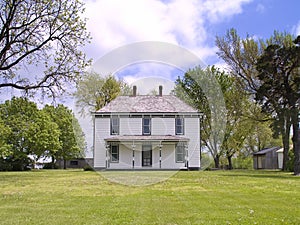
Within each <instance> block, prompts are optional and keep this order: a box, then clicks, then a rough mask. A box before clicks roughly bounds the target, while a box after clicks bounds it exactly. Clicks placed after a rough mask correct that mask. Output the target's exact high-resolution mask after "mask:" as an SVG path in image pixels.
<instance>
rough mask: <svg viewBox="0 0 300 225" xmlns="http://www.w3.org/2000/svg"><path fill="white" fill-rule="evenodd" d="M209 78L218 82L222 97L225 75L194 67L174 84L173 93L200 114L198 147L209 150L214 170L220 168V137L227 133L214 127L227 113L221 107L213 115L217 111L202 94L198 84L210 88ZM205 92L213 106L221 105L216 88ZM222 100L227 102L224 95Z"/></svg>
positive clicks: (227, 84)
mask: <svg viewBox="0 0 300 225" xmlns="http://www.w3.org/2000/svg"><path fill="white" fill-rule="evenodd" d="M210 76H214V78H215V79H216V80H217V81H218V82H219V84H220V87H221V90H222V92H223V93H221V94H223V95H224V93H225V92H226V91H229V89H230V85H231V84H230V83H231V78H229V77H228V75H227V74H225V73H224V72H221V71H219V70H218V69H216V68H215V67H208V68H206V69H201V68H198V67H197V68H195V69H192V70H189V71H188V72H186V73H185V75H184V77H183V78H178V79H177V80H176V87H175V89H174V91H173V93H174V94H175V95H176V96H177V97H179V98H181V99H182V100H183V101H185V102H186V103H188V104H190V105H192V106H193V107H195V108H196V109H198V111H199V112H202V113H203V118H202V121H201V130H200V132H201V134H200V138H201V146H202V147H205V148H206V149H208V151H209V152H210V154H211V155H212V157H213V159H214V163H215V167H216V168H219V166H220V157H221V156H222V155H223V152H222V147H221V145H222V141H223V140H220V138H219V137H220V136H222V135H223V136H224V135H225V132H226V129H224V128H223V127H218V126H215V124H216V123H217V121H218V119H220V118H222V115H223V116H224V115H226V114H227V113H228V111H227V109H226V108H225V107H221V109H222V110H223V111H222V112H221V111H215V110H216V108H215V107H212V106H210V105H209V101H208V96H207V95H205V93H204V91H203V90H202V88H203V86H201V84H204V85H205V86H209V85H210V82H209V81H208V80H207V79H210V78H211V77H210ZM207 91H208V92H210V94H211V96H213V97H214V99H212V101H214V103H215V104H221V102H219V101H220V99H221V97H223V96H220V93H217V92H216V87H213V86H209V87H208V88H207ZM206 94H208V93H206ZM224 97H225V101H226V95H224ZM225 117H226V116H225Z"/></svg>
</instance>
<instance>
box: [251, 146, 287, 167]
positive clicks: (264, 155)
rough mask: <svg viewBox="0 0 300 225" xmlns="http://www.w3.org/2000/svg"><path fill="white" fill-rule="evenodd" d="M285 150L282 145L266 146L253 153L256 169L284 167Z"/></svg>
mask: <svg viewBox="0 0 300 225" xmlns="http://www.w3.org/2000/svg"><path fill="white" fill-rule="evenodd" d="M282 158H283V150H282V148H281V147H272V148H265V149H262V150H260V151H258V152H255V153H253V168H254V169H282V161H283V160H282Z"/></svg>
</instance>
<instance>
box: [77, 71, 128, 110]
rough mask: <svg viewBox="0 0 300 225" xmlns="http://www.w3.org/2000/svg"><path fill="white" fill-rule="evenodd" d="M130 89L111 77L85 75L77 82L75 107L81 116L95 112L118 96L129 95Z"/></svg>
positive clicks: (92, 74) (93, 74) (92, 73)
mask: <svg viewBox="0 0 300 225" xmlns="http://www.w3.org/2000/svg"><path fill="white" fill-rule="evenodd" d="M130 93H131V89H130V87H129V86H128V85H127V83H125V82H124V81H122V80H118V79H116V78H115V77H114V76H113V75H109V76H106V77H102V76H101V75H99V74H97V73H95V72H89V73H86V74H85V76H84V77H82V79H81V80H80V81H79V82H78V85H77V90H76V92H75V94H74V95H75V98H76V106H77V107H78V108H79V109H80V112H81V114H83V115H84V114H85V113H89V112H92V111H97V110H99V109H101V108H102V107H104V106H105V105H106V104H108V103H109V102H111V101H112V100H114V99H115V98H116V97H117V96H119V95H129V94H130Z"/></svg>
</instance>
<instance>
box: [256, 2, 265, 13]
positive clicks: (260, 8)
mask: <svg viewBox="0 0 300 225" xmlns="http://www.w3.org/2000/svg"><path fill="white" fill-rule="evenodd" d="M256 11H257V12H259V13H263V12H264V11H265V6H264V5H263V4H261V3H259V4H257V6H256Z"/></svg>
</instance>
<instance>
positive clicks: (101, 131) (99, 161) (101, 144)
mask: <svg viewBox="0 0 300 225" xmlns="http://www.w3.org/2000/svg"><path fill="white" fill-rule="evenodd" d="M109 135H110V119H109V118H96V119H95V140H94V167H95V168H104V167H105V166H106V148H105V141H104V138H105V137H107V136H109Z"/></svg>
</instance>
